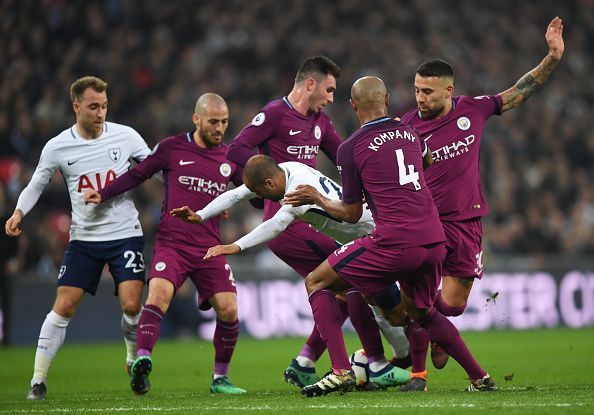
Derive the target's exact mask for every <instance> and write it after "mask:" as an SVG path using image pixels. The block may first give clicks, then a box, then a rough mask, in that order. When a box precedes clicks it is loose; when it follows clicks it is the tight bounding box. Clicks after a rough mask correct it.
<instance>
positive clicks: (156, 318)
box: [136, 304, 164, 356]
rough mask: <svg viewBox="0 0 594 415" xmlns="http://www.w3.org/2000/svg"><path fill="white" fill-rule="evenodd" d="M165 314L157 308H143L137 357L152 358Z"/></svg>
mask: <svg viewBox="0 0 594 415" xmlns="http://www.w3.org/2000/svg"><path fill="white" fill-rule="evenodd" d="M163 315H164V314H163V312H162V311H161V309H160V308H159V307H157V306H154V305H152V304H147V305H145V306H144V307H143V309H142V312H141V313H140V320H139V321H138V328H137V329H136V347H137V351H136V356H150V355H151V353H152V352H153V347H155V343H157V340H158V339H159V332H160V331H161V320H163Z"/></svg>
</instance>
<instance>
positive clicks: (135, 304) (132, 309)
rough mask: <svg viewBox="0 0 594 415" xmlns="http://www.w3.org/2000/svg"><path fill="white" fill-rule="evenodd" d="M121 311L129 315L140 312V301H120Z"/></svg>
mask: <svg viewBox="0 0 594 415" xmlns="http://www.w3.org/2000/svg"><path fill="white" fill-rule="evenodd" d="M122 312H123V313H124V314H127V315H129V316H135V315H137V314H138V313H140V302H139V301H136V300H127V301H125V302H123V303H122Z"/></svg>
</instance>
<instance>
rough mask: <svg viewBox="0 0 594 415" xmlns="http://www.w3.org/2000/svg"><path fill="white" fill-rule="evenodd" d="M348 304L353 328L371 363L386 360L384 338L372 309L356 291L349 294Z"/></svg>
mask: <svg viewBox="0 0 594 415" xmlns="http://www.w3.org/2000/svg"><path fill="white" fill-rule="evenodd" d="M347 303H348V305H349V317H350V319H351V323H353V327H355V330H356V331H357V335H358V336H359V339H360V340H361V344H362V345H363V350H365V354H366V355H367V359H369V363H373V362H377V361H379V360H382V359H385V356H384V346H383V345H382V338H381V335H380V332H379V329H378V328H377V323H376V322H375V317H374V315H373V311H371V307H369V305H368V304H367V302H366V301H365V299H364V298H363V296H362V295H361V293H360V292H359V291H355V290H349V291H348V292H347Z"/></svg>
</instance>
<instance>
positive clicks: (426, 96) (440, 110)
mask: <svg viewBox="0 0 594 415" xmlns="http://www.w3.org/2000/svg"><path fill="white" fill-rule="evenodd" d="M453 91H454V86H453V85H452V81H451V79H449V78H445V77H443V78H440V77H437V76H429V77H422V76H420V75H419V74H416V75H415V98H416V100H417V107H418V108H419V112H420V113H421V116H422V117H423V118H429V119H432V118H437V117H440V116H442V115H445V110H446V103H447V101H448V100H449V99H451V98H452V92H453Z"/></svg>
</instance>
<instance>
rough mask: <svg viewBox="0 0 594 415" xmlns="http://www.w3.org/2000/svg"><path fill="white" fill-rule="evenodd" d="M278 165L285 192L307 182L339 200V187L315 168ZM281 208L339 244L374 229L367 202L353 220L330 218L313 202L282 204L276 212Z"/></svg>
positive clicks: (298, 165) (300, 165)
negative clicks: (358, 215) (292, 204)
mask: <svg viewBox="0 0 594 415" xmlns="http://www.w3.org/2000/svg"><path fill="white" fill-rule="evenodd" d="M279 166H280V167H281V168H283V169H284V170H285V175H286V180H287V183H286V188H285V193H289V192H292V191H293V190H295V189H296V188H297V186H299V185H300V184H308V185H310V186H312V187H315V188H316V190H317V191H318V192H320V193H321V194H323V195H325V196H326V197H328V198H329V199H332V200H340V199H341V197H342V187H341V186H340V185H338V184H337V183H336V182H334V181H333V180H332V179H330V178H328V177H326V176H324V175H323V174H322V173H320V172H319V171H317V170H316V169H313V168H311V167H309V166H307V165H305V164H302V163H298V162H295V161H289V162H286V163H280V164H279ZM282 210H287V211H290V212H292V213H293V214H294V215H295V216H296V217H298V218H300V219H302V220H303V221H305V222H307V223H309V224H311V225H312V226H313V227H314V228H316V229H317V230H319V231H320V232H322V233H323V234H326V235H328V236H329V237H331V238H333V239H334V240H336V241H338V242H340V243H342V244H344V243H347V242H351V241H352V240H354V239H357V238H360V237H361V236H365V235H368V234H370V233H371V232H372V231H373V230H374V229H375V223H374V222H373V217H372V216H371V211H370V210H369V209H368V208H367V205H364V206H363V214H362V215H361V218H360V219H359V222H357V223H347V222H342V221H340V220H337V219H334V218H333V217H332V216H330V215H329V214H328V213H326V211H324V210H323V209H322V208H321V207H319V206H317V205H304V206H298V207H293V206H290V205H284V206H283V207H282V208H280V210H279V212H280V211H282Z"/></svg>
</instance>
